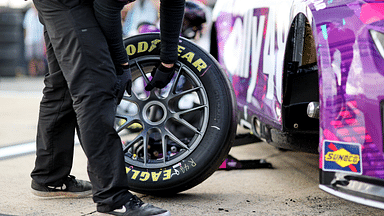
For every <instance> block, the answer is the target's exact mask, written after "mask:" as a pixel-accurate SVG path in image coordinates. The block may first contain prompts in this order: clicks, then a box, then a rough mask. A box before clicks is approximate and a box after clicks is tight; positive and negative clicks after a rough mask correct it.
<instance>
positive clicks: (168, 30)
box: [160, 0, 185, 67]
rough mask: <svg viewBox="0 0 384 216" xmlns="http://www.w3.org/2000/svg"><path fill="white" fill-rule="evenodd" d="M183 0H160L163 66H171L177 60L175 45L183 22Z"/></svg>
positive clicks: (177, 42) (161, 56)
mask: <svg viewBox="0 0 384 216" xmlns="http://www.w3.org/2000/svg"><path fill="white" fill-rule="evenodd" d="M184 8H185V0H161V1H160V35H161V36H160V37H161V52H160V60H161V62H162V63H163V65H164V66H170V67H172V66H173V64H174V63H175V62H176V61H177V57H178V56H177V55H178V53H177V46H178V44H179V35H180V31H181V25H182V23H183V16H184Z"/></svg>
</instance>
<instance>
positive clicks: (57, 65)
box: [31, 0, 184, 212]
mask: <svg viewBox="0 0 384 216" xmlns="http://www.w3.org/2000/svg"><path fill="white" fill-rule="evenodd" d="M126 3H127V1H120V0H34V4H35V6H36V8H37V10H38V12H39V18H40V21H41V22H42V23H43V25H44V27H45V31H44V36H45V42H46V47H47V59H48V67H49V73H48V74H47V75H46V76H45V79H44V83H45V88H44V90H43V93H44V96H43V98H42V100H41V103H40V112H39V121H38V131H37V139H36V144H37V151H36V155H37V157H36V162H35V168H34V170H33V171H32V173H31V176H32V178H33V179H34V180H35V181H36V182H38V183H39V184H43V185H49V186H61V185H62V182H63V179H64V178H65V177H67V176H68V175H69V174H70V171H71V167H72V162H73V149H74V135H75V129H76V131H77V135H78V137H79V139H80V143H81V146H82V148H83V150H84V152H85V154H86V156H87V158H88V174H89V178H90V180H91V182H92V185H93V199H94V201H95V202H96V203H97V208H98V210H103V212H106V211H109V210H113V209H116V208H119V207H121V206H122V205H123V204H125V203H126V202H127V201H128V200H129V199H130V197H131V196H132V194H131V193H130V192H129V191H128V189H129V187H128V181H127V176H126V173H125V167H124V156H123V151H122V147H121V140H120V138H119V136H118V134H117V133H116V131H115V129H114V118H115V111H116V91H117V89H116V81H117V80H116V74H115V67H114V64H120V63H124V62H127V60H128V58H127V54H126V53H125V51H124V52H121V50H124V47H123V45H122V38H121V20H120V10H121V8H122V7H123V6H124V5H125V4H126ZM183 5H184V0H162V3H161V6H160V7H161V10H162V15H161V19H167V21H168V22H163V23H162V25H163V27H162V28H164V29H167V30H165V31H162V33H161V34H162V54H161V60H162V61H163V62H165V63H174V62H175V61H176V60H177V52H176V50H177V43H178V40H177V37H175V32H174V31H179V32H180V27H181V20H182V18H181V19H179V20H178V19H177V18H175V16H180V15H181V17H182V16H183V12H184V6H183ZM180 6H181V7H180ZM95 11H96V13H95ZM117 12H118V13H119V14H118V15H117V14H116V13H117ZM95 14H96V16H95ZM164 16H165V17H164ZM167 16H171V17H172V16H173V19H168V18H166V17H167ZM108 17H109V18H113V19H114V20H115V22H117V23H111V20H107V18H108ZM116 17H118V19H119V20H117V21H116ZM103 20H104V21H103ZM164 21H165V20H164ZM178 22H180V24H179V23H178ZM177 26H179V30H177V29H178V28H177ZM175 27H176V28H175ZM108 28H110V29H108ZM103 31H104V33H105V34H104V33H103ZM108 32H109V34H108ZM176 35H178V33H177V34H176ZM108 45H109V46H108Z"/></svg>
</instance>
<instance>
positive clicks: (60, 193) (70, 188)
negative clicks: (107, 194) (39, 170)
mask: <svg viewBox="0 0 384 216" xmlns="http://www.w3.org/2000/svg"><path fill="white" fill-rule="evenodd" d="M31 187H32V193H33V194H34V195H36V196H40V197H67V198H81V197H86V196H89V195H91V194H92V185H91V182H89V181H83V180H77V179H75V177H74V176H71V175H70V176H68V177H67V178H66V179H65V180H64V182H63V185H62V186H59V187H56V186H44V185H41V184H38V183H37V182H36V181H35V180H32V183H31Z"/></svg>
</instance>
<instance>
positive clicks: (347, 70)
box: [210, 0, 384, 209]
mask: <svg viewBox="0 0 384 216" xmlns="http://www.w3.org/2000/svg"><path fill="white" fill-rule="evenodd" d="M213 22H214V23H213V27H212V30H211V32H212V37H211V47H210V52H211V54H212V55H213V56H214V57H215V58H216V59H217V60H218V61H219V63H220V65H221V66H222V67H223V69H224V70H225V71H226V74H227V75H228V77H229V79H230V81H231V84H232V87H233V89H234V92H235V95H236V101H237V102H236V103H237V108H238V113H239V114H238V116H237V118H238V123H239V124H240V125H242V126H243V127H245V128H249V129H250V130H251V131H252V133H253V134H254V135H256V136H257V137H259V138H261V139H262V140H264V141H266V142H268V143H270V144H272V145H274V146H276V147H278V148H282V149H292V150H298V151H305V152H312V153H318V154H319V169H320V185H319V187H320V189H322V190H324V191H326V192H328V193H331V194H333V195H335V196H338V197H341V198H344V199H347V200H350V201H354V202H357V203H361V204H365V205H368V206H372V207H377V208H383V209H384V154H383V114H384V100H383V99H384V88H383V86H382V83H384V59H383V58H384V1H378V0H375V1H373V0H338V1H333V0H326V1H325V0H270V1H261V0H253V1H249V0H217V2H216V4H215V8H214V10H213Z"/></svg>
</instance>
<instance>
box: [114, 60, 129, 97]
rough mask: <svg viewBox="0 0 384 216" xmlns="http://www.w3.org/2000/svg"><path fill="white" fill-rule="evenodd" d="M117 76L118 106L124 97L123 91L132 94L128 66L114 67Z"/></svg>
mask: <svg viewBox="0 0 384 216" xmlns="http://www.w3.org/2000/svg"><path fill="white" fill-rule="evenodd" d="M115 68H116V76H117V94H116V96H117V104H120V102H121V100H122V99H123V96H124V91H127V92H128V94H129V95H131V94H132V92H131V88H132V76H131V68H130V67H129V65H115Z"/></svg>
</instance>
